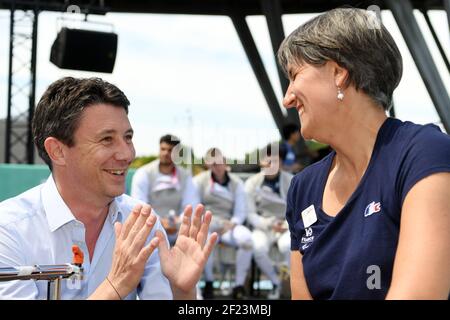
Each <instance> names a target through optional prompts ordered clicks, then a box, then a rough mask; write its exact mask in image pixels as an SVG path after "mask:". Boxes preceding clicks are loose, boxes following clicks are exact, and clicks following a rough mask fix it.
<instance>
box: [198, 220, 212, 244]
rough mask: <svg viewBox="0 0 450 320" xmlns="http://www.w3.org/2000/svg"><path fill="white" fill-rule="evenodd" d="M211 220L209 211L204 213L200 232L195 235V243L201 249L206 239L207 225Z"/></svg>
mask: <svg viewBox="0 0 450 320" xmlns="http://www.w3.org/2000/svg"><path fill="white" fill-rule="evenodd" d="M211 218H212V213H211V211H206V213H205V217H204V219H203V222H202V225H201V227H200V231H199V232H198V234H197V242H198V243H199V244H200V246H201V247H202V248H203V246H204V245H205V242H206V239H207V238H208V229H209V224H210V223H211Z"/></svg>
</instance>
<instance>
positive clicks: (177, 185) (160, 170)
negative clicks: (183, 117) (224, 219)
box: [131, 134, 200, 244]
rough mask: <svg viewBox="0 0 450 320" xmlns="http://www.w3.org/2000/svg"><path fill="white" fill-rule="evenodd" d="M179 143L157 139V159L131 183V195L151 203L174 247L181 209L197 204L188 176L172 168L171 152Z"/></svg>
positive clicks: (187, 173) (172, 138) (144, 167)
mask: <svg viewBox="0 0 450 320" xmlns="http://www.w3.org/2000/svg"><path fill="white" fill-rule="evenodd" d="M179 143H180V140H179V139H178V138H177V137H175V136H173V135H170V134H167V135H164V136H162V137H161V139H160V140H159V159H157V160H154V161H152V162H150V163H148V164H146V165H144V166H142V167H140V168H139V169H138V170H136V172H135V174H134V176H133V179H132V182H131V196H132V197H133V198H136V199H139V200H142V201H144V202H146V203H151V204H152V207H153V209H155V211H156V212H158V214H159V215H160V217H161V223H162V225H163V227H164V229H165V230H166V232H167V234H168V237H169V242H170V244H174V243H175V240H176V237H177V234H176V231H177V230H178V226H179V224H180V221H181V216H180V214H181V212H182V210H183V208H184V207H186V206H187V205H191V206H193V207H195V206H196V205H197V204H198V203H199V202H200V201H199V197H198V191H197V188H196V187H195V185H194V184H193V182H192V175H191V173H190V172H189V171H188V170H186V169H184V168H182V167H180V166H177V165H175V163H174V162H173V159H174V157H173V155H172V151H173V150H174V147H175V146H177V145H178V144H179Z"/></svg>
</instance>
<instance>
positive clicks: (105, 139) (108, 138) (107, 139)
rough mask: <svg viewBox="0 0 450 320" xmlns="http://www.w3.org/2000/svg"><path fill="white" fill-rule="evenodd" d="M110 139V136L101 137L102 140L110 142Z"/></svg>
mask: <svg viewBox="0 0 450 320" xmlns="http://www.w3.org/2000/svg"><path fill="white" fill-rule="evenodd" d="M111 141H112V137H104V138H103V139H102V142H111Z"/></svg>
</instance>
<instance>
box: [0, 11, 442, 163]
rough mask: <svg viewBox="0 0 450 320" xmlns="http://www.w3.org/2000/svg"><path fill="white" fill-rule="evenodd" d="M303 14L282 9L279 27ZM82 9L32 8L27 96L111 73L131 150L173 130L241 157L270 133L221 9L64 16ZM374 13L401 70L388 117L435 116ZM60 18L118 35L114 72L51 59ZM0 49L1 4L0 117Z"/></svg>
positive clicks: (254, 25) (270, 61)
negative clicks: (34, 44)
mask: <svg viewBox="0 0 450 320" xmlns="http://www.w3.org/2000/svg"><path fill="white" fill-rule="evenodd" d="M415 15H416V18H417V19H418V23H419V26H420V27H421V29H422V32H423V34H424V37H425V39H426V41H427V43H428V44H429V47H430V51H431V53H432V55H433V59H434V61H435V63H436V65H437V68H438V70H439V71H440V74H441V78H442V79H443V80H444V84H445V86H446V88H447V92H450V77H449V76H448V75H449V74H448V72H447V69H446V67H445V65H444V63H443V61H442V58H441V56H440V54H439V52H438V50H437V47H436V45H435V44H434V42H433V40H432V37H431V34H430V32H429V30H428V28H427V26H426V24H425V20H424V18H423V16H422V15H421V14H420V13H419V12H415ZM313 16H314V15H311V14H296V15H284V16H283V24H284V29H285V34H286V35H288V34H289V33H291V32H292V31H293V30H294V29H295V28H297V27H298V26H299V25H300V24H302V23H304V22H306V21H307V20H309V19H310V18H311V17H313ZM430 16H431V20H432V23H433V25H434V26H435V29H436V30H437V33H438V36H439V38H440V40H441V43H442V45H443V47H444V48H445V49H446V53H447V56H448V57H449V58H450V34H449V28H448V22H447V17H446V15H445V13H444V12H439V11H433V12H431V13H430ZM83 17H84V16H79V15H76V14H67V13H65V14H62V13H48V12H44V13H41V14H40V15H39V29H38V51H37V52H38V54H37V83H36V102H37V101H38V100H39V98H40V97H41V95H42V93H43V92H44V91H45V89H46V88H47V86H48V85H49V84H50V83H52V82H53V81H55V80H57V79H59V78H61V77H63V76H75V77H92V76H96V77H101V78H103V79H105V80H107V81H109V82H111V83H114V84H115V85H117V86H118V87H119V88H120V89H122V90H123V91H124V92H125V94H126V95H127V97H128V99H129V100H130V102H131V106H130V112H129V118H130V121H131V124H132V126H133V128H134V130H135V136H134V139H133V140H134V144H135V148H136V153H137V155H138V156H142V155H150V154H156V153H157V152H158V145H159V138H160V136H162V135H164V134H166V133H171V134H175V135H177V136H179V137H180V138H181V140H182V142H183V143H184V144H186V145H190V146H192V147H193V149H194V152H195V153H196V154H197V155H203V154H204V153H205V152H206V150H207V149H209V148H210V147H212V146H216V147H219V148H221V149H222V150H223V151H224V154H225V155H226V156H228V157H233V158H242V157H243V155H244V154H245V152H250V151H252V150H254V149H255V148H256V147H262V146H264V145H265V144H267V143H268V142H270V141H274V140H278V139H279V138H280V137H279V133H278V130H277V129H276V126H275V123H274V121H273V119H272V117H271V114H270V112H269V108H268V107H267V104H266V102H265V99H264V97H263V94H262V92H261V90H260V87H259V85H258V82H257V80H256V77H255V76H254V74H253V72H252V69H251V67H250V64H249V63H248V60H247V57H246V55H245V52H244V50H243V48H242V45H241V43H240V41H239V38H238V36H237V34H236V31H235V30H234V27H233V24H232V22H231V20H230V19H229V18H228V17H220V16H219V17H217V16H214V17H211V16H199V15H157V14H119V13H115V14H106V15H105V16H90V17H89V20H91V21H96V22H101V23H102V24H94V23H89V24H85V23H82V22H80V21H73V20H77V19H78V20H80V19H82V18H83ZM382 17H383V23H384V24H385V25H386V27H387V28H388V30H389V31H390V32H391V34H392V35H393V37H394V39H395V40H396V42H397V45H398V46H399V48H400V51H401V53H402V56H403V63H404V72H403V78H402V81H401V82H400V84H399V86H398V88H397V89H396V91H395V92H394V103H395V108H396V114H397V117H398V118H399V119H401V120H409V121H413V122H416V123H430V122H432V123H437V124H438V123H439V122H440V121H439V117H438V115H437V113H436V111H435V109H434V106H433V104H432V102H431V99H430V97H429V95H428V93H427V91H426V88H425V86H424V84H423V81H422V79H421V78H420V75H419V73H418V71H417V68H416V67H415V65H414V63H413V60H412V58H411V55H410V54H409V52H408V50H407V47H406V44H405V42H404V40H403V39H402V37H401V34H400V32H399V30H398V27H397V25H396V23H395V20H394V19H393V17H392V15H391V14H390V13H389V12H383V14H382ZM68 19H70V20H68ZM247 22H248V24H249V26H250V30H251V31H252V33H253V36H254V39H255V42H256V44H257V48H258V50H259V52H260V55H261V57H262V59H263V62H264V64H265V66H266V68H267V71H268V74H269V77H270V80H271V82H272V86H273V87H274V90H275V93H276V94H277V97H278V99H279V101H280V105H281V100H282V92H281V87H280V82H279V79H278V74H277V71H276V65H275V60H274V57H273V53H272V47H271V43H270V38H269V33H268V30H267V24H266V21H265V19H264V18H263V17H261V16H252V17H248V18H247ZM105 23H107V24H105ZM61 26H68V27H74V28H88V29H96V30H102V31H111V30H113V31H114V32H116V33H117V34H118V39H119V40H118V51H117V56H116V63H115V67H114V72H113V73H112V74H107V73H93V72H84V71H73V70H63V69H59V68H58V67H56V66H55V65H53V64H52V63H51V62H50V61H49V57H50V48H51V45H52V43H53V41H54V40H55V38H56V35H57V32H58V31H59V29H60V27H61ZM8 51H9V11H6V10H0V118H4V117H6V110H7V81H8ZM283 112H285V110H283Z"/></svg>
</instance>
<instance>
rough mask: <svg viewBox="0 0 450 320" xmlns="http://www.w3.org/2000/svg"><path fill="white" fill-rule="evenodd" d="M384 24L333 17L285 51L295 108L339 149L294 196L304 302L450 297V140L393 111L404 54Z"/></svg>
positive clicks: (294, 254) (351, 12) (310, 133)
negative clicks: (390, 115) (397, 116)
mask: <svg viewBox="0 0 450 320" xmlns="http://www.w3.org/2000/svg"><path fill="white" fill-rule="evenodd" d="M372 19H373V16H372V15H370V14H369V13H368V12H367V11H365V10H361V9H352V8H346V9H334V10H331V11H328V12H326V13H324V14H321V15H319V16H317V17H315V18H313V19H312V20H310V21H308V22H306V23H305V24H303V25H302V26H300V27H299V28H298V29H296V30H295V31H294V32H293V33H292V34H291V35H289V36H288V37H287V38H286V39H285V40H284V41H283V43H282V44H281V46H280V49H279V52H278V58H279V61H280V64H281V66H282V67H283V68H284V69H285V71H286V74H287V75H288V77H289V81H290V82H289V87H288V89H287V92H286V95H285V98H284V101H283V104H284V106H285V107H286V108H290V107H295V108H296V109H297V111H298V113H299V116H300V120H301V123H302V129H301V133H302V135H303V136H304V137H305V138H307V139H314V140H316V141H320V142H322V143H327V144H329V145H330V146H331V147H332V148H333V149H334V151H333V152H331V153H330V154H329V155H328V156H327V157H325V158H324V159H323V160H321V161H319V162H317V163H315V164H313V165H311V166H309V167H307V168H306V169H304V170H303V171H302V172H300V173H299V174H298V175H296V176H295V177H294V179H293V181H292V184H291V187H290V189H289V194H288V201H287V210H286V217H287V220H288V222H289V229H290V232H291V250H292V251H291V290H292V297H293V298H295V299H302V298H303V299H308V298H314V299H384V298H387V299H447V298H448V296H449V291H450V233H449V230H450V203H449V201H448V199H449V198H450V188H449V185H450V163H449V159H450V137H449V136H447V135H445V134H443V133H442V132H441V131H440V129H439V128H438V127H436V126H434V125H426V126H422V125H416V124H413V123H411V122H402V121H400V120H398V119H393V118H388V117H387V116H386V110H388V109H389V107H390V106H391V104H392V96H393V91H394V89H395V88H396V86H397V85H398V83H399V82H400V79H401V76H402V57H401V55H400V52H399V50H398V48H397V46H396V44H395V42H394V40H393V39H392V37H391V35H390V34H389V32H388V31H387V29H386V28H385V27H384V26H383V25H382V24H381V22H380V23H379V24H375V26H377V27H374V23H373V20H372ZM424 228H425V229H427V230H433V233H429V234H423V233H422V232H421V230H423V229H424ZM417 234H421V237H417ZM373 270H376V271H377V272H376V274H371V272H372V271H373ZM427 270H433V273H432V274H430V273H429V272H427Z"/></svg>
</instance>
